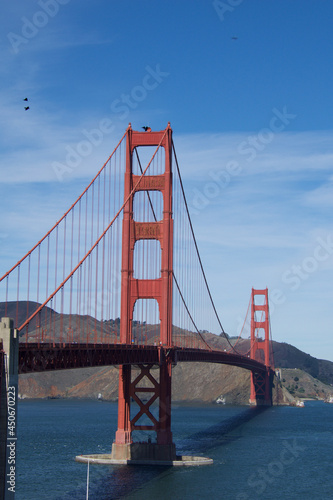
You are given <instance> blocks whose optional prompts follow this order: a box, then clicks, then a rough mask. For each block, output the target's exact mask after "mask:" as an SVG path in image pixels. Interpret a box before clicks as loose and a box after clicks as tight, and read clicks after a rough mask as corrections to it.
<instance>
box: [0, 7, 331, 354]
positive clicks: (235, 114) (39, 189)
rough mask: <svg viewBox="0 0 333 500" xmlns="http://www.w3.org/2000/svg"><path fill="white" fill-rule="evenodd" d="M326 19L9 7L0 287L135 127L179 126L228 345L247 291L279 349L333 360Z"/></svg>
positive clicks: (0, 42) (312, 14)
mask: <svg viewBox="0 0 333 500" xmlns="http://www.w3.org/2000/svg"><path fill="white" fill-rule="evenodd" d="M332 18H333V4H332V2H330V1H329V0H322V1H320V2H318V1H315V0H313V1H311V0H293V1H292V2H291V1H290V0H288V1H287V0H279V2H277V1H275V2H274V1H270V2H264V1H262V0H261V1H259V0H243V1H241V0H225V1H219V2H217V1H215V2H214V1H206V0H195V1H192V2H190V1H178V2H176V1H169V2H162V1H156V0H155V1H152V0H143V1H141V2H135V1H128V0H123V1H121V2H120V1H118V2H116V1H113V0H111V1H110V0H109V1H106V0H96V1H94V2H89V1H87V0H81V1H80V2H79V1H78V0H49V1H47V0H45V1H43V0H40V1H37V2H36V1H29V2H27V1H23V0H16V1H15V2H10V3H8V2H7V3H6V5H4V6H3V7H2V15H1V19H0V25H1V39H0V52H1V61H2V64H1V67H0V107H1V114H0V127H1V134H0V169H1V179H2V182H1V187H0V207H1V214H2V217H1V225H0V242H1V245H0V258H1V260H0V274H1V275H2V274H3V273H4V272H6V271H7V270H8V269H9V268H10V267H11V265H12V264H14V263H15V262H16V261H17V260H18V259H19V258H20V257H21V256H22V255H23V253H25V252H26V251H27V250H28V249H29V248H31V247H32V246H33V245H34V244H35V243H36V241H37V240H38V239H40V238H41V237H42V236H43V235H44V234H45V233H46V231H47V230H48V229H49V228H50V227H51V225H53V224H54V223H55V221H56V220H58V219H59V218H60V217H61V216H62V214H63V213H64V212H65V211H66V210H67V208H68V207H69V206H70V205H71V204H72V203H73V202H74V201H75V199H76V198H77V196H78V195H79V194H80V193H81V192H82V190H83V189H84V188H85V186H86V185H87V184H88V182H89V181H90V180H91V178H92V177H93V176H94V175H95V173H96V172H97V170H98V169H99V168H100V166H101V165H102V164H103V163H104V161H105V160H106V158H107V157H108V156H109V154H110V153H111V151H112V150H113V148H114V147H115V145H116V144H117V142H118V140H119V139H120V137H121V136H122V134H123V132H124V130H125V129H126V127H127V125H128V122H131V123H132V126H133V128H134V129H140V128H141V126H142V125H146V124H147V125H150V126H151V127H152V128H153V129H156V130H160V129H163V128H165V126H166V125H167V122H168V121H170V122H171V126H172V128H173V133H174V142H175V147H176V151H177V156H178V160H179V163H180V167H181V171H182V176H183V181H184V185H185V190H186V193H187V198H188V202H189V206H190V210H191V213H192V220H193V225H194V229H195V232H196V235H197V238H198V244H199V247H200V249H201V253H202V259H203V262H204V265H205V268H206V272H207V277H208V280H209V282H210V284H211V288H212V292H213V295H214V298H215V301H216V305H217V308H218V310H219V313H220V316H221V318H222V323H223V325H224V328H225V329H226V331H228V332H230V333H231V334H234V333H236V332H237V330H238V329H239V327H240V324H241V322H242V319H243V318H244V315H245V312H246V309H247V305H248V300H249V296H250V292H251V288H252V287H255V288H264V287H266V286H267V287H268V288H269V292H270V295H271V321H272V334H273V338H275V339H276V340H279V341H284V342H288V343H291V344H294V345H295V346H297V347H299V348H300V349H302V350H304V351H305V352H308V353H310V354H312V355H314V356H317V357H319V358H324V359H330V360H333V336H332V323H333V308H332V299H333V289H332V270H333V221H332V217H331V213H332V205H333V201H332V200H333V198H332V194H333V184H332V183H333V146H332V139H333V130H332V129H333V127H332V123H331V121H332V120H331V117H332V107H333V100H332V88H333V82H332V79H333V73H332V72H333V69H332V42H333V31H332ZM233 37H237V40H234V39H233ZM24 97H28V98H29V106H30V109H29V110H28V111H24V102H23V98H24ZM96 130H97V131H99V132H96ZM94 134H95V135H94ZM96 134H97V135H96ZM87 138H90V139H89V140H90V141H91V147H90V150H89V151H88V152H86V153H87V154H86V153H84V155H79V156H78V157H76V162H74V163H73V162H72V163H71V164H69V163H68V162H69V161H70V159H69V157H68V155H69V154H70V152H73V150H74V151H78V150H79V151H80V144H81V143H82V141H86V140H87ZM59 165H65V167H67V169H66V171H59Z"/></svg>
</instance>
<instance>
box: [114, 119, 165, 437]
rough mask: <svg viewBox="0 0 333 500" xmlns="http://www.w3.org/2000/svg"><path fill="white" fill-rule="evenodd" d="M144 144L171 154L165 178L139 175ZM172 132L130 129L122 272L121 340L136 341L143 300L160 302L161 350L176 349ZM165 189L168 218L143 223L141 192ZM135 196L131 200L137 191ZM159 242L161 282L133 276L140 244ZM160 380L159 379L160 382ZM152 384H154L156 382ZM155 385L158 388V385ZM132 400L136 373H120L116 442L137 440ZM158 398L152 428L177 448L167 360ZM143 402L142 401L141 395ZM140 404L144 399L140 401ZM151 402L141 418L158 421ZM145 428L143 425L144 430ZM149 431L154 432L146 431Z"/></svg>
mask: <svg viewBox="0 0 333 500" xmlns="http://www.w3.org/2000/svg"><path fill="white" fill-rule="evenodd" d="M142 146H157V149H159V148H160V147H163V148H164V151H165V170H164V173H163V174H160V175H148V176H146V177H142V176H141V177H140V176H137V175H134V174H133V165H132V164H133V153H134V150H135V148H137V147H142ZM171 154H172V130H171V127H170V124H168V126H167V128H166V129H165V130H162V131H159V132H151V131H150V132H138V131H134V130H132V128H131V126H129V127H128V129H127V136H126V171H125V189H124V199H125V200H127V201H126V204H125V207H124V217H123V233H122V269H121V312H120V342H121V343H123V344H130V343H131V341H132V321H133V311H134V306H135V303H136V301H137V300H139V299H155V300H156V301H157V303H158V305H159V314H160V340H159V344H160V346H163V347H164V348H165V347H171V345H172V279H173V278H172V271H173V268H172V252H173V221H172V168H171ZM151 190H153V191H160V192H161V193H162V196H163V220H162V221H157V222H137V221H134V220H133V196H134V195H135V193H137V192H139V191H146V192H147V193H148V192H149V191H151ZM133 191H134V195H132V196H131V193H133ZM147 239H149V240H151V239H153V240H157V241H159V242H160V244H161V277H160V278H157V279H135V278H134V277H133V267H134V264H133V256H134V247H135V243H136V242H137V241H139V240H147ZM144 376H146V377H148V378H149V379H150V380H151V377H152V376H151V374H148V372H147V368H146V367H144V366H142V365H141V376H140V377H139V379H138V381H141V379H142V377H144ZM154 380H155V379H154ZM151 381H152V380H151ZM154 386H155V384H154ZM131 387H132V396H134V395H135V394H136V393H135V385H133V384H132V383H131V369H130V368H129V369H126V370H125V369H124V367H123V368H122V369H121V371H120V375H119V399H118V430H117V432H116V444H128V443H130V442H131V431H132V430H135V429H137V428H138V427H137V425H136V422H137V419H138V416H136V417H134V418H133V419H132V420H131V416H130V411H129V407H130V392H129V391H130V388H131ZM155 389H156V390H155V393H154V396H153V398H152V399H153V400H155V399H157V397H159V422H155V421H153V425H152V426H150V427H149V429H152V430H154V431H156V432H157V443H158V444H171V443H172V434H171V429H170V424H171V361H170V359H164V360H163V361H162V362H161V363H160V381H159V383H157V382H156V386H155ZM136 398H137V397H136ZM138 401H139V400H138ZM149 406H150V405H148V404H146V405H145V404H141V403H139V407H140V411H139V415H140V416H141V415H142V414H145V415H146V416H148V418H149V419H150V420H152V417H151V413H150V410H149ZM140 429H141V427H140ZM146 430H148V429H146Z"/></svg>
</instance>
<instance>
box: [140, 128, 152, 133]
mask: <svg viewBox="0 0 333 500" xmlns="http://www.w3.org/2000/svg"><path fill="white" fill-rule="evenodd" d="M142 128H143V130H144V131H145V132H151V128H150V127H142Z"/></svg>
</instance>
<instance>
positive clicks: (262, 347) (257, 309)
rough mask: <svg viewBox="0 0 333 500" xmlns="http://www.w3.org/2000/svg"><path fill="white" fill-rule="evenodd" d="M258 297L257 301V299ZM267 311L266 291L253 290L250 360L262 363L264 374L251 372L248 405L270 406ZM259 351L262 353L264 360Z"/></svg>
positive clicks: (270, 384) (270, 385)
mask: <svg viewBox="0 0 333 500" xmlns="http://www.w3.org/2000/svg"><path fill="white" fill-rule="evenodd" d="M258 297H259V299H258ZM269 333H270V325H269V309H268V289H267V288H266V289H265V290H255V289H254V288H252V293H251V351H250V356H251V358H252V359H257V360H258V361H264V363H265V365H266V373H265V374H264V375H263V374H261V373H255V372H252V374H251V396H250V404H254V405H271V404H272V389H271V387H272V383H271V376H272V375H271V369H270V357H269ZM260 351H263V357H264V360H262V359H261V358H262V355H260Z"/></svg>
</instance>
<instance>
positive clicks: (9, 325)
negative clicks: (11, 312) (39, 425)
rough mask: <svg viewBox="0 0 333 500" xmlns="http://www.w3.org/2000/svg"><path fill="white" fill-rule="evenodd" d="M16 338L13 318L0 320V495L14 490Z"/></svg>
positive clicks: (8, 495) (8, 499)
mask: <svg viewBox="0 0 333 500" xmlns="http://www.w3.org/2000/svg"><path fill="white" fill-rule="evenodd" d="M18 351H19V338H18V332H17V330H14V321H13V320H12V319H10V318H2V319H1V321H0V499H4V500H12V499H14V498H15V490H16V476H17V474H16V439H17V438H16V426H17V392H18Z"/></svg>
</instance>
